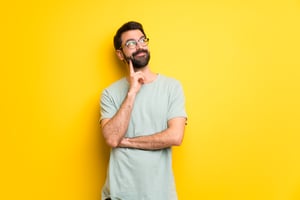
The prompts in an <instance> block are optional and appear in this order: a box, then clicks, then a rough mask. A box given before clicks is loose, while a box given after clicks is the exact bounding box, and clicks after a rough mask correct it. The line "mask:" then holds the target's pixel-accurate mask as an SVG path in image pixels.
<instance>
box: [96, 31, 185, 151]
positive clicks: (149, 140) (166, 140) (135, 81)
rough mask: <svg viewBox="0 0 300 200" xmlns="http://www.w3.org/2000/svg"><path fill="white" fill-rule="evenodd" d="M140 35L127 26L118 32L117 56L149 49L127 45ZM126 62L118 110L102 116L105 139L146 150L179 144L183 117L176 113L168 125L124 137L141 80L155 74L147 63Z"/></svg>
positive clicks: (124, 57) (109, 141) (121, 56)
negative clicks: (124, 90) (136, 65)
mask: <svg viewBox="0 0 300 200" xmlns="http://www.w3.org/2000/svg"><path fill="white" fill-rule="evenodd" d="M141 37H143V33H142V32H141V31H140V30H130V31H127V32H124V33H123V34H122V36H121V39H122V41H123V42H122V49H123V51H122V50H116V54H117V56H118V58H119V59H120V60H122V61H124V60H125V59H126V57H130V56H132V53H134V52H136V51H137V50H138V49H139V48H144V49H147V50H148V47H147V46H146V47H142V46H140V45H139V44H138V45H137V47H136V49H129V48H127V47H126V46H125V45H124V43H125V42H126V41H127V40H129V39H134V40H136V41H137V40H138V39H140V38H141ZM143 56H144V53H141V54H139V55H137V57H140V58H141V57H143ZM124 63H126V66H127V69H128V76H127V79H128V82H129V85H130V86H129V90H128V93H127V96H126V98H125V99H124V101H123V103H122V105H121V106H120V109H119V110H118V112H117V113H116V114H115V115H114V116H113V117H112V118H110V119H103V120H101V127H102V133H103V136H104V138H105V141H106V143H107V144H108V145H109V146H110V147H112V148H117V147H124V148H137V149H145V150H156V149H163V148H168V147H171V146H179V145H181V143H182V140H183V135H184V128H185V123H186V118H184V117H177V118H172V119H170V120H169V121H168V126H167V129H165V130H163V131H161V132H158V133H155V134H152V135H148V136H140V137H133V138H126V137H125V134H126V131H127V128H128V125H129V121H130V117H131V112H132V109H133V105H134V102H135V98H136V95H137V94H138V92H139V90H140V89H141V87H142V86H143V84H147V83H150V82H152V81H154V80H155V79H156V78H157V74H156V73H154V72H152V71H151V70H150V68H149V65H146V66H145V67H143V68H140V69H135V68H134V67H133V65H132V62H131V61H130V60H129V62H124Z"/></svg>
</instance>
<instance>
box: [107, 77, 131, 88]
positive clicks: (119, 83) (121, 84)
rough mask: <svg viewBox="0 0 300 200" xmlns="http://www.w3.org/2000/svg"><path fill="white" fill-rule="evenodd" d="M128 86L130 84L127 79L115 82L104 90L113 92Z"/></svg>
mask: <svg viewBox="0 0 300 200" xmlns="http://www.w3.org/2000/svg"><path fill="white" fill-rule="evenodd" d="M127 86H128V82H127V80H126V78H125V77H123V78H121V79H119V80H117V81H115V82H113V83H112V84H110V85H109V86H108V87H106V88H105V89H104V91H113V90H119V89H124V88H126V87H127Z"/></svg>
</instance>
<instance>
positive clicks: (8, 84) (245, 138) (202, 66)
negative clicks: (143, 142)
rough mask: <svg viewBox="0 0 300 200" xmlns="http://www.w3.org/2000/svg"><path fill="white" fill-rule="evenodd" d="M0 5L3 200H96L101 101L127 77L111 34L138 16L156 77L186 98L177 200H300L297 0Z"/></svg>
mask: <svg viewBox="0 0 300 200" xmlns="http://www.w3.org/2000/svg"><path fill="white" fill-rule="evenodd" d="M0 11H1V12H0V13H1V14H0V15H1V16H0V17H1V61H0V62H1V75H0V78H1V79H0V80H1V84H0V89H1V90H0V91H1V102H0V103H1V105H0V106H1V127H0V131H1V144H0V146H1V147H0V148H1V149H0V150H1V174H0V175H1V192H0V199H3V200H10V199H26V200H27V199H28V200H36V199H39V200H41V199H42V200H47V199H51V200H68V199H70V200H71V199H72V200H96V199H99V198H100V190H101V187H102V185H103V182H104V178H105V173H106V167H107V161H108V156H109V149H108V148H107V147H106V146H105V144H104V141H103V139H102V136H101V132H100V128H99V125H98V119H99V97H100V93H101V91H102V90H103V89H104V88H105V87H107V86H108V85H109V84H110V83H112V82H113V81H115V80H117V79H119V78H120V77H121V76H123V75H124V70H123V69H122V68H123V66H122V65H121V63H120V62H119V61H118V60H117V59H116V57H115V55H114V51H113V47H112V37H113V35H114V33H115V31H116V29H117V28H118V27H119V26H120V25H121V24H123V23H124V22H126V21H129V20H137V21H140V22H142V23H143V24H144V27H145V31H146V33H147V34H148V36H149V38H150V50H151V56H152V58H151V68H152V69H153V71H155V72H159V73H162V74H165V75H169V76H172V77H175V78H177V79H179V80H180V81H181V82H182V85H183V87H184V90H185V95H186V101H187V112H188V115H189V120H188V126H187V128H186V134H185V139H184V143H183V145H182V146H180V147H176V148H174V172H175V176H176V183H177V190H178V195H179V199H181V200H187V199H197V200H198V199H203V200H213V199H214V200H248V199H249V200H299V199H300V145H299V143H300V136H299V133H300V125H299V124H300V123H299V121H300V103H299V102H300V94H299V91H300V81H299V80H300V70H299V67H300V58H299V57H300V56H299V53H300V39H299V38H300V37H299V36H300V28H299V27H300V2H299V1H298V0H282V1H271V0H270V1H264V0H256V1H235V0H228V1H220V0H212V1H209V0H207V1H202V0H200V1H195V0H185V1H179V0H165V1H161V0H152V1H145V0H134V1H106V0H105V1H104V0H98V1H88V0H72V1H71V0H65V1H61V0H53V1H12V2H10V3H1V6H0Z"/></svg>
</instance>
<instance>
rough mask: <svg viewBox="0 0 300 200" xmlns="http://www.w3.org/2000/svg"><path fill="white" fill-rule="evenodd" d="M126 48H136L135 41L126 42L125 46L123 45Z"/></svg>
mask: <svg viewBox="0 0 300 200" xmlns="http://www.w3.org/2000/svg"><path fill="white" fill-rule="evenodd" d="M125 45H126V46H127V47H129V48H130V47H134V46H136V41H135V40H129V41H127V42H126V44H125Z"/></svg>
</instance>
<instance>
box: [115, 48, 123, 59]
mask: <svg viewBox="0 0 300 200" xmlns="http://www.w3.org/2000/svg"><path fill="white" fill-rule="evenodd" d="M116 54H117V56H118V58H119V59H120V60H122V61H123V60H124V54H123V52H122V51H121V50H119V49H118V50H116Z"/></svg>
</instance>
